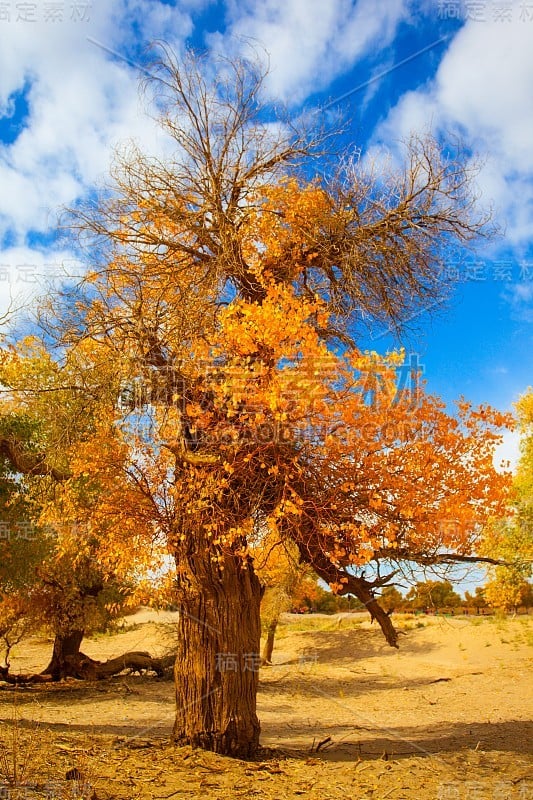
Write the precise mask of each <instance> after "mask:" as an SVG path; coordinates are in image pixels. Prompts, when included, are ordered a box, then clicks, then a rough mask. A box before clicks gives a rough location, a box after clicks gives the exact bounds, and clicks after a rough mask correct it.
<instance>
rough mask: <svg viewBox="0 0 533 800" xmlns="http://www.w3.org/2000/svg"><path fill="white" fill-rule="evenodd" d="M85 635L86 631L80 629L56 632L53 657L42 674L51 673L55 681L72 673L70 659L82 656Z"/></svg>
mask: <svg viewBox="0 0 533 800" xmlns="http://www.w3.org/2000/svg"><path fill="white" fill-rule="evenodd" d="M83 636H84V631H79V630H78V631H70V632H69V633H66V634H60V633H56V636H55V639H54V649H53V651H52V658H51V660H50V663H49V664H48V666H47V667H46V669H44V670H43V672H42V673H41V674H42V675H50V677H51V678H52V680H54V681H60V680H62V679H63V678H66V677H68V675H69V674H70V668H69V660H70V659H75V658H77V657H79V656H80V647H81V643H82V641H83Z"/></svg>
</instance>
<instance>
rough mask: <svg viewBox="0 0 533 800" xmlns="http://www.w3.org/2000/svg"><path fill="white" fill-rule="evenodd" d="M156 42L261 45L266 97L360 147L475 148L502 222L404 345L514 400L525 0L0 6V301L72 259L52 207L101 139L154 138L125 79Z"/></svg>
mask: <svg viewBox="0 0 533 800" xmlns="http://www.w3.org/2000/svg"><path fill="white" fill-rule="evenodd" d="M156 39H164V40H165V41H167V42H169V43H171V44H172V46H173V47H174V49H175V50H177V51H178V52H179V51H180V49H182V48H184V47H186V46H193V47H200V48H203V49H206V48H207V49H213V50H216V51H219V52H220V51H222V52H226V53H234V52H238V51H239V50H240V49H241V48H243V47H245V46H246V45H245V44H244V43H245V42H249V41H250V40H252V41H254V42H256V43H257V44H258V45H259V46H260V47H261V48H262V49H264V51H265V53H268V56H269V61H270V74H269V78H268V83H267V89H268V92H269V94H270V97H271V99H272V102H273V103H275V102H280V101H281V102H282V103H283V104H284V105H285V106H286V107H288V109H289V111H290V112H291V113H294V114H295V115H296V114H299V113H301V111H302V109H306V110H308V111H309V110H311V111H312V110H314V109H318V108H324V106H326V105H327V106H328V107H329V108H330V109H332V110H337V109H338V110H339V111H342V112H344V113H345V114H346V115H347V116H348V117H349V118H350V120H351V131H350V134H351V138H352V140H353V142H354V145H355V146H357V147H358V148H361V149H362V151H363V153H372V152H376V149H377V148H378V149H379V151H381V149H382V148H386V149H391V150H392V151H394V149H395V148H397V146H398V142H399V140H401V139H402V138H405V137H407V136H408V135H409V134H410V133H411V132H413V131H415V132H416V131H419V132H422V133H423V132H426V131H428V130H432V131H433V132H435V133H436V134H438V135H439V136H443V135H447V134H458V135H460V136H461V137H462V139H463V140H464V141H465V142H466V144H467V146H468V147H469V148H470V149H471V150H472V152H475V153H478V154H479V155H480V156H481V158H482V159H483V160H484V166H483V169H482V172H481V173H480V175H479V179H478V183H479V193H480V197H481V202H482V203H484V204H486V205H488V204H492V205H493V206H494V209H495V217H496V220H497V221H498V222H499V223H500V224H501V225H502V226H503V228H504V229H505V234H504V236H503V237H502V238H501V239H500V240H499V241H497V242H492V243H491V244H490V245H488V246H485V247H484V249H481V248H479V249H478V250H477V251H476V253H475V254H473V255H472V256H471V264H470V266H469V268H468V270H463V272H462V274H461V281H460V282H459V284H458V287H457V291H456V293H455V295H454V297H453V299H452V301H451V302H450V303H449V304H448V306H447V307H446V308H445V309H436V310H435V309H434V310H433V312H432V313H431V314H430V313H428V314H423V315H422V316H421V317H420V318H419V319H417V320H413V326H412V328H413V329H412V332H411V333H410V334H409V337H408V339H407V340H406V342H405V343H406V345H407V347H408V349H409V350H410V351H413V352H416V353H417V354H418V358H419V361H420V362H421V363H422V365H423V367H424V371H425V375H426V378H427V380H428V386H429V389H430V390H432V391H435V392H438V393H439V394H441V395H442V396H443V397H444V398H445V399H446V401H448V402H450V401H451V400H452V399H453V398H454V397H458V396H459V395H465V396H466V397H467V398H469V399H471V400H473V401H474V402H476V403H477V402H482V401H487V402H490V403H492V404H494V405H496V406H498V407H500V408H510V407H511V404H512V402H513V401H514V400H516V398H517V397H518V395H519V394H520V393H521V392H523V391H524V390H525V388H526V387H527V386H528V384H531V383H533V370H532V366H533V356H532V352H533V341H532V338H533V337H532V327H533V213H532V212H533V147H532V143H533V142H532V140H533V102H532V98H533V0H529V1H528V0H512V1H511V2H499V1H498V0H485V1H483V0H479V1H477V2H469V1H468V0H464V2H463V1H462V0H457V1H456V2H455V1H452V0H450V2H439V1H438V0H380V2H376V0H168V2H162V1H160V0H93V2H92V3H91V2H74V0H64V2H62V1H58V2H48V1H46V0H37V1H36V2H29V1H27V0H25V1H24V2H23V1H22V0H6V1H5V2H0V310H2V309H5V308H6V307H7V305H8V303H9V300H10V297H12V298H13V297H15V298H16V297H17V296H18V295H20V293H21V292H26V293H28V292H31V291H35V290H36V289H37V288H38V287H40V286H41V285H42V282H43V281H45V280H46V279H47V280H48V282H50V281H52V283H53V282H54V281H59V280H60V276H61V274H63V272H64V271H67V272H69V271H70V272H72V271H73V269H74V268H75V262H74V260H73V252H72V251H70V250H69V247H68V243H67V245H65V243H64V242H63V244H62V245H61V247H59V246H58V244H57V219H58V209H60V208H61V207H62V206H65V205H67V206H68V205H72V204H73V203H74V202H75V201H76V200H77V199H78V198H80V197H82V196H84V195H86V194H87V193H89V192H91V191H93V190H94V187H95V186H96V185H98V184H99V183H101V182H102V181H103V180H104V179H105V176H106V173H107V171H108V168H109V164H110V161H111V158H112V153H113V149H114V148H116V147H117V146H119V145H120V144H121V143H124V142H125V141H127V140H128V139H132V138H133V139H136V140H137V141H139V142H140V143H141V145H142V146H143V148H144V149H146V150H149V151H150V150H152V151H153V150H156V149H157V148H158V146H159V144H160V143H159V140H158V133H157V131H156V130H155V129H154V127H153V123H152V122H151V121H150V118H149V117H148V116H147V115H146V114H145V113H144V112H145V109H144V108H143V103H142V102H140V101H139V99H138V91H137V85H138V79H139V76H140V70H139V67H141V68H142V66H143V63H146V48H147V46H148V45H149V44H150V42H153V41H154V40H156ZM456 266H457V256H456V255H455V256H454V254H450V261H449V269H450V270H451V271H453V270H454V269H456ZM365 344H367V345H368V346H371V347H375V348H376V349H383V350H385V349H387V348H388V347H390V346H391V345H392V344H393V342H392V340H390V338H389V337H388V336H387V334H386V332H383V331H375V332H373V334H372V335H371V336H370V337H369V341H368V342H367V343H365ZM508 447H511V448H512V442H511V440H510V441H509V442H508ZM509 452H510V451H509Z"/></svg>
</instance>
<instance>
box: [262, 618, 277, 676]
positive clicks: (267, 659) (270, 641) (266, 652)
mask: <svg viewBox="0 0 533 800" xmlns="http://www.w3.org/2000/svg"><path fill="white" fill-rule="evenodd" d="M278 622H279V617H274V618H273V619H271V620H270V623H269V625H268V628H267V638H266V640H265V644H264V646H263V653H262V656H261V658H262V661H263V663H264V664H270V663H272V653H273V652H274V639H275V637H276V630H277V627H278Z"/></svg>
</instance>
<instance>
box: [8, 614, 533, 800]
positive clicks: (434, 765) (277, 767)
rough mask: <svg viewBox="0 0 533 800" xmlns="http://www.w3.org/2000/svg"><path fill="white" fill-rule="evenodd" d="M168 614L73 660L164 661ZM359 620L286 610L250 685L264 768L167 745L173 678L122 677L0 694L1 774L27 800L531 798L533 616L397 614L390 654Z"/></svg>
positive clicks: (29, 660) (138, 623) (93, 644)
mask: <svg viewBox="0 0 533 800" xmlns="http://www.w3.org/2000/svg"><path fill="white" fill-rule="evenodd" d="M174 618H175V617H174V616H173V615H172V614H170V613H166V614H160V615H156V614H155V613H154V612H150V611H141V612H140V613H139V614H137V615H135V616H134V617H130V618H129V619H128V623H127V626H126V627H125V628H124V630H123V631H121V632H119V633H116V634H114V635H113V636H109V635H108V636H100V637H97V638H95V639H91V640H88V641H87V642H85V643H84V647H83V650H84V652H86V653H88V654H89V655H91V656H93V657H95V658H100V659H105V658H108V657H111V656H114V655H118V654H119V653H121V652H124V651H126V650H148V651H149V652H150V653H152V654H153V655H159V654H162V653H163V652H166V650H167V649H168V647H169V646H171V643H172V638H173V636H174V627H173V619H174ZM363 620H364V617H360V616H359V615H344V616H343V617H339V618H338V617H321V616H319V615H310V616H305V617H303V616H302V617H291V616H287V619H286V621H285V624H284V625H283V626H282V628H281V630H280V633H279V636H278V640H277V646H276V650H275V652H274V660H273V665H272V667H266V668H263V669H262V670H261V675H260V680H261V686H260V692H259V698H258V713H259V716H260V719H261V723H262V744H263V746H264V747H265V748H266V750H265V753H264V754H263V756H262V758H263V760H259V761H256V762H253V763H246V762H241V761H235V760H231V759H227V758H223V757H219V756H215V755H213V754H210V753H203V752H200V751H191V750H190V749H189V748H180V749H176V748H174V747H172V746H171V745H170V743H169V736H170V732H171V727H172V721H173V713H174V710H173V702H174V701H173V687H172V682H171V681H168V680H160V679H156V678H153V677H150V676H139V675H121V676H118V677H116V678H114V679H112V680H111V681H107V682H100V683H88V684H83V683H80V682H77V681H69V682H66V683H63V684H60V685H55V686H46V685H44V686H33V687H27V688H26V687H24V688H19V689H17V690H13V688H12V687H7V686H5V685H4V686H1V685H0V719H1V720H3V722H2V725H1V730H0V739H1V740H3V742H4V746H5V749H4V750H3V754H2V751H0V774H1V772H2V768H3V769H4V771H7V772H9V771H11V772H12V771H13V751H15V752H16V761H17V766H18V769H19V772H20V770H21V769H22V768H23V767H27V770H26V772H27V775H26V777H25V778H24V780H25V782H26V783H27V784H29V785H32V786H33V789H28V788H26V789H25V794H24V795H20V796H21V797H24V798H30V797H46V796H48V797H54V798H57V797H61V798H63V797H65V798H66V797H79V798H82V797H83V798H84V799H85V798H87V800H88V798H91V797H95V798H97V800H109V799H110V798H128V799H129V798H143V799H144V798H146V800H148V799H150V800H156V799H157V800H159V798H161V799H162V798H165V799H166V798H174V797H176V798H179V797H180V796H181V797H191V798H197V797H198V798H206V800H211V799H212V800H214V799H215V798H239V797H252V798H265V799H266V800H277V799H278V798H279V800H287V798H293V797H294V798H295V797H309V798H316V799H317V800H318V799H319V798H320V799H322V798H323V799H324V800H326V799H327V800H334V799H335V798H356V800H358V799H361V800H362V798H370V799H371V800H380V799H382V800H385V798H388V797H390V798H393V800H396V798H398V799H399V798H417V799H418V800H428V799H429V798H435V800H533V770H532V758H531V756H532V753H533V737H532V733H533V725H532V723H531V722H530V720H531V711H532V707H533V699H532V681H531V678H532V669H531V667H532V665H533V659H532V652H533V651H532V647H533V617H529V618H528V617H519V618H516V619H496V618H486V619H480V618H470V619H469V618H455V619H448V618H423V619H421V618H415V619H413V618H411V619H409V618H407V619H404V620H401V619H400V620H399V621H398V624H399V626H400V627H403V629H404V635H402V636H401V642H400V644H401V648H400V650H399V651H395V650H393V649H391V648H389V647H388V646H387V644H386V643H385V642H384V640H383V638H382V636H381V634H380V632H379V631H377V630H375V628H374V627H371V626H370V625H369V623H368V622H366V620H365V621H363ZM50 647H51V642H50V641H47V640H42V639H41V640H35V641H31V642H29V643H27V644H26V645H24V647H22V646H21V647H20V648H19V651H18V653H16V654H15V656H16V657H15V658H13V668H14V669H15V670H20V671H24V672H27V671H31V670H34V669H42V668H43V667H44V666H45V664H46V663H47V660H48V656H49V653H50ZM14 720H17V725H14V724H13V721H14ZM16 737H18V740H16ZM15 740H16V743H14V742H15ZM2 759H5V760H7V764H4V765H3V762H2ZM72 768H77V769H79V770H80V773H81V774H82V775H83V776H84V780H83V781H82V782H81V783H77V782H76V781H73V782H72V781H71V782H70V783H69V782H67V781H65V775H66V772H67V771H68V770H70V769H72ZM1 786H2V779H1V777H0V797H2V796H8V795H6V794H5V792H4V795H2V791H3V790H2V788H1ZM6 791H7V790H6ZM15 796H19V795H16V793H14V792H13V791H11V797H12V798H15Z"/></svg>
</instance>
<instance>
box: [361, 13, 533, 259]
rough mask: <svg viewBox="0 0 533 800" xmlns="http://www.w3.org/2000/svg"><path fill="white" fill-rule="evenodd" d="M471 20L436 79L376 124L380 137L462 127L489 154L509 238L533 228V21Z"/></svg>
mask: <svg viewBox="0 0 533 800" xmlns="http://www.w3.org/2000/svg"><path fill="white" fill-rule="evenodd" d="M518 9H519V4H518V2H516V3H515V8H514V11H515V14H514V16H513V21H512V22H498V21H487V22H476V21H473V20H471V21H467V22H466V24H465V25H464V26H463V27H462V28H461V30H460V31H459V32H458V33H457V35H456V36H455V38H454V39H453V40H452V41H451V43H450V45H449V47H448V49H447V51H446V53H445V55H444V57H443V59H442V61H441V64H440V66H439V69H438V72H437V75H436V77H435V80H434V81H433V82H432V83H431V84H430V85H429V86H427V87H424V88H422V89H420V90H418V91H411V92H408V93H406V94H405V95H404V96H403V97H402V98H401V100H400V102H399V103H398V104H397V105H396V107H395V108H394V109H392V111H391V112H390V114H389V115H388V117H387V119H386V120H385V121H384V123H383V124H382V125H381V126H380V128H379V130H378V131H377V134H376V138H377V139H378V140H380V141H388V142H393V141H396V140H398V139H400V138H406V137H407V136H408V135H409V133H410V132H411V131H413V130H418V131H420V130H424V129H426V130H427V129H429V128H432V129H434V130H436V131H440V132H450V131H452V132H454V133H458V134H459V135H462V137H463V138H464V140H465V141H466V143H467V144H468V145H470V146H473V147H474V148H475V149H476V150H477V151H479V152H480V153H481V154H483V155H485V157H486V164H485V167H484V168H483V170H482V172H481V173H480V175H479V178H478V185H479V187H480V190H481V192H482V194H483V200H485V201H487V202H488V201H491V200H494V202H495V205H496V212H497V214H498V216H499V218H501V219H502V218H503V219H504V221H506V227H507V231H506V233H507V238H508V240H509V241H510V242H512V243H514V244H516V245H519V244H520V243H522V242H525V241H527V240H528V239H530V238H531V237H532V236H533V214H532V210H533V148H532V147H531V138H532V136H533V103H532V102H531V98H532V97H533V47H531V35H532V31H533V27H532V26H533V22H529V23H528V22H527V21H524V20H521V19H520V17H519V14H518Z"/></svg>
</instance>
